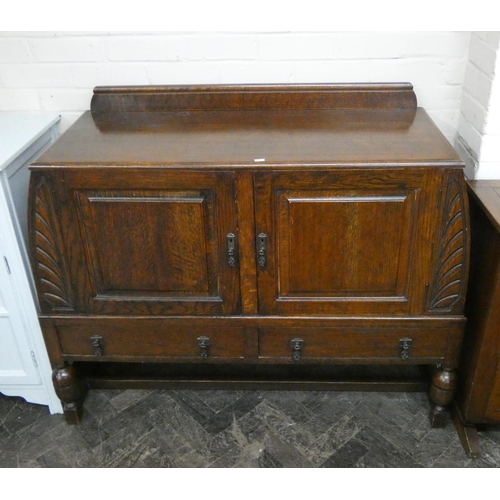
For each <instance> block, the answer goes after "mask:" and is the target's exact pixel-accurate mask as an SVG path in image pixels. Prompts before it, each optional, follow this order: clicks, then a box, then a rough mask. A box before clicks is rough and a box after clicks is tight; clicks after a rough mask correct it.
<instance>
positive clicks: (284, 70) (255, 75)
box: [220, 61, 294, 83]
mask: <svg viewBox="0 0 500 500" xmlns="http://www.w3.org/2000/svg"><path fill="white" fill-rule="evenodd" d="M292 69H293V63H292V62H290V61H288V62H283V61H276V62H269V61H255V62H251V63H250V62H249V63H238V62H227V63H223V64H221V70H220V81H221V82H222V83H290V82H293V81H294V80H293V79H292V73H293V71H292Z"/></svg>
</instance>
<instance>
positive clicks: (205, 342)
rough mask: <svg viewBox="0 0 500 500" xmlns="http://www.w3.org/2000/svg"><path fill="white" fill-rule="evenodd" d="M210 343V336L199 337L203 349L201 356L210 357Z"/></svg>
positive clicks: (199, 343) (199, 344) (200, 346)
mask: <svg viewBox="0 0 500 500" xmlns="http://www.w3.org/2000/svg"><path fill="white" fill-rule="evenodd" d="M209 345H210V339H209V338H208V337H198V346H199V348H200V349H201V351H200V356H201V357H202V358H203V359H206V358H208V346H209Z"/></svg>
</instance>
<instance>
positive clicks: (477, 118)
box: [461, 94, 487, 133]
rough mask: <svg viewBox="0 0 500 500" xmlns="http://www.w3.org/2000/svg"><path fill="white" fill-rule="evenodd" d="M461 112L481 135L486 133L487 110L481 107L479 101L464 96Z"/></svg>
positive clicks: (466, 95)
mask: <svg viewBox="0 0 500 500" xmlns="http://www.w3.org/2000/svg"><path fill="white" fill-rule="evenodd" d="M461 112H462V114H463V115H464V117H465V118H466V119H467V121H468V122H469V123H470V124H471V125H472V126H473V127H474V128H475V129H476V130H478V131H479V132H480V133H482V132H483V131H484V126H485V124H486V115H487V110H486V109H485V108H484V107H483V106H481V104H480V103H479V101H477V100H475V99H474V98H472V97H470V96H469V95H468V94H464V95H463V97H462V103H461Z"/></svg>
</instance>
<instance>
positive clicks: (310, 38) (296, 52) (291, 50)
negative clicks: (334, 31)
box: [257, 33, 332, 61]
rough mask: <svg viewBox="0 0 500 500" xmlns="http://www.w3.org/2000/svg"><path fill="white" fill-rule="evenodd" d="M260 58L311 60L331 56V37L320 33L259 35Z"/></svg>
mask: <svg viewBox="0 0 500 500" xmlns="http://www.w3.org/2000/svg"><path fill="white" fill-rule="evenodd" d="M257 41H258V50H259V52H258V58H259V59H260V60H264V61H265V60H276V61H286V60H311V59H320V60H323V59H331V58H332V37H331V35H322V34H307V33H305V34H281V33H277V34H269V35H259V36H258V38H257Z"/></svg>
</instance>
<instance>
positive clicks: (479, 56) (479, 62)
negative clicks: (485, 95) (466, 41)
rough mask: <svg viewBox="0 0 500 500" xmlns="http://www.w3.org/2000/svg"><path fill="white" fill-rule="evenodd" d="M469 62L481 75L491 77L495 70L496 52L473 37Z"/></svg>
mask: <svg viewBox="0 0 500 500" xmlns="http://www.w3.org/2000/svg"><path fill="white" fill-rule="evenodd" d="M469 60H470V61H471V62H472V64H474V65H475V66H477V67H478V68H479V69H480V70H481V71H482V72H483V73H486V74H487V75H491V74H492V73H493V71H494V69H495V61H496V52H495V50H494V49H493V48H491V47H489V46H488V45H487V44H486V43H485V42H484V41H483V40H480V39H479V38H477V37H474V36H473V37H472V38H471V43H470V49H469Z"/></svg>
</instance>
